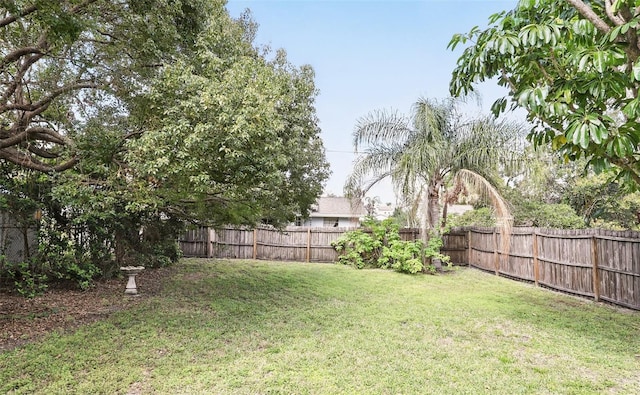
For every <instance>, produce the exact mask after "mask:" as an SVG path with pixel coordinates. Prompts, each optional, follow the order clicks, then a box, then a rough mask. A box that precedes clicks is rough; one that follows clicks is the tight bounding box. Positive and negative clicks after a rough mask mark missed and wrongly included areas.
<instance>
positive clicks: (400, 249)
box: [331, 218, 449, 274]
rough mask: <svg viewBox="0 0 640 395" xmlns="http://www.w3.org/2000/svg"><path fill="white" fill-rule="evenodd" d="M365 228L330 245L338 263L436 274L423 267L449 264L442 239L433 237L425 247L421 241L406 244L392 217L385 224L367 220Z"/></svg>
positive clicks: (430, 268) (433, 269)
mask: <svg viewBox="0 0 640 395" xmlns="http://www.w3.org/2000/svg"><path fill="white" fill-rule="evenodd" d="M363 226H364V228H365V230H361V229H357V230H354V231H350V232H346V233H345V234H343V235H342V236H341V237H340V238H339V239H338V240H336V241H334V242H332V243H331V245H332V246H333V248H335V250H336V251H337V252H338V254H339V255H338V263H341V264H344V265H352V266H354V267H356V268H358V269H363V268H365V267H371V268H385V269H393V270H396V271H398V272H401V273H411V274H415V273H418V272H422V271H429V272H432V273H433V272H435V267H433V265H428V267H425V266H424V264H423V261H424V260H426V259H429V258H433V259H440V260H442V261H444V262H448V261H449V257H448V256H445V255H442V254H440V247H441V246H442V239H441V238H440V237H436V236H435V235H432V236H431V238H430V239H429V243H428V244H427V245H426V246H425V245H424V244H423V243H422V241H420V240H416V241H403V240H401V239H400V233H399V226H398V224H397V223H396V222H395V221H394V219H392V218H389V219H386V220H384V221H382V222H380V221H378V220H375V219H373V218H367V219H366V220H365V221H364V222H363Z"/></svg>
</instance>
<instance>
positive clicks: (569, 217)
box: [513, 201, 585, 229]
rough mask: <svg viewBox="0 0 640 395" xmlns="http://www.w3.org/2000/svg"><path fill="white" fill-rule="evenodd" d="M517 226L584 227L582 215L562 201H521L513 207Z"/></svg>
mask: <svg viewBox="0 0 640 395" xmlns="http://www.w3.org/2000/svg"><path fill="white" fill-rule="evenodd" d="M513 217H514V225H515V226H535V227H540V228H558V229H583V228H584V227H585V223H584V220H583V219H582V217H580V216H579V215H577V214H576V212H575V210H574V209H573V208H572V207H571V206H569V205H567V204H562V203H554V204H549V203H539V202H533V201H524V202H520V204H519V205H517V206H515V207H514V209H513Z"/></svg>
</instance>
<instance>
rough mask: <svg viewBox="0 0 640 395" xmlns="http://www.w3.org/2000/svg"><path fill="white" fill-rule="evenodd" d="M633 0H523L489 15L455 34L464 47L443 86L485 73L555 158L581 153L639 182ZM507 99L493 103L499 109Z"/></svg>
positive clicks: (638, 23) (455, 89)
mask: <svg viewBox="0 0 640 395" xmlns="http://www.w3.org/2000/svg"><path fill="white" fill-rule="evenodd" d="M639 28H640V2H638V1H635V0H595V1H589V2H584V1H581V0H565V1H554V0H523V1H520V2H519V3H518V6H517V7H516V8H515V9H513V10H511V11H509V12H501V13H498V14H495V15H493V16H491V17H490V19H489V27H488V28H486V29H484V30H481V29H479V28H478V27H474V28H473V29H471V31H470V32H469V33H467V34H456V35H455V36H454V37H453V38H452V40H451V42H450V44H449V45H450V47H451V48H456V46H457V45H459V44H467V43H470V44H471V45H470V46H468V47H467V48H466V49H465V50H464V52H463V53H462V55H461V57H460V58H459V60H458V65H457V67H456V68H455V70H454V71H453V78H452V81H451V86H450V88H451V94H452V95H454V96H457V95H464V94H467V93H468V92H470V91H473V90H474V84H475V83H477V82H480V81H484V80H487V79H490V78H493V77H497V79H498V83H499V84H500V85H502V86H505V87H507V88H508V90H509V93H508V98H509V99H510V101H511V106H513V107H522V108H524V109H525V110H526V111H527V113H528V116H529V120H530V121H531V122H533V123H534V124H535V127H534V128H533V130H532V131H531V133H530V139H531V140H532V141H533V143H534V144H535V145H537V146H541V145H550V146H551V147H552V148H553V149H555V150H557V151H559V152H560V153H561V154H562V156H563V157H564V158H565V160H575V159H579V158H586V159H587V160H588V162H589V164H590V165H593V166H594V168H595V169H596V170H597V171H600V170H603V169H606V168H609V167H611V165H613V166H614V168H615V169H616V172H617V176H618V177H619V178H620V179H621V180H623V181H624V182H625V183H626V184H627V185H631V186H636V187H637V186H638V185H640V162H639V159H640V157H639V155H638V144H639V143H640V122H639V117H640V98H639V97H638V88H640V62H639V61H638V57H639V56H640V42H639V41H638V33H639V31H638V29H639ZM508 101H509V100H507V97H505V98H502V99H499V100H498V101H497V102H496V103H495V104H494V106H493V110H494V112H495V113H499V112H501V111H504V110H505V109H506V107H507V105H508Z"/></svg>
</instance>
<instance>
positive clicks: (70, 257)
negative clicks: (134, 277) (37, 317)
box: [0, 0, 329, 295]
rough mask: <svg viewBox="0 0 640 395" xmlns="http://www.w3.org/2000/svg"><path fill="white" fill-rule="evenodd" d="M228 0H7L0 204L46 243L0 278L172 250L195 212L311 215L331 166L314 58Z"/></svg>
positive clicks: (107, 265) (203, 217) (2, 29)
mask: <svg viewBox="0 0 640 395" xmlns="http://www.w3.org/2000/svg"><path fill="white" fill-rule="evenodd" d="M225 3H226V2H225V1H221V0H214V1H211V0H175V1H174V0H172V1H167V0H124V1H120V2H117V4H116V3H114V2H110V1H77V0H60V1H48V2H47V1H22V0H9V1H3V2H2V6H1V7H0V8H1V11H2V13H3V23H2V24H1V25H0V37H1V38H2V39H1V40H0V48H1V50H0V53H2V54H3V55H0V58H1V59H0V64H1V65H2V66H1V67H0V82H1V83H0V119H1V120H2V126H1V129H2V130H1V133H0V157H1V158H2V159H1V160H0V211H2V212H3V213H8V214H10V216H11V218H12V219H13V220H15V221H16V222H17V224H18V226H19V227H20V229H22V230H24V234H25V237H24V238H23V239H24V240H25V243H27V239H28V237H27V236H26V235H27V234H28V233H32V232H34V231H35V232H37V233H38V240H37V241H32V242H30V245H29V246H25V248H23V251H24V254H23V256H22V257H9V258H11V267H9V268H8V269H6V270H4V269H2V270H0V280H7V281H9V282H10V284H15V286H16V287H17V289H18V290H19V291H20V292H22V293H24V294H26V295H31V294H34V293H37V292H38V291H39V290H41V289H43V288H44V287H46V285H47V283H48V282H50V281H65V282H68V283H72V284H75V285H77V286H79V287H80V288H86V287H88V286H90V283H91V281H92V280H93V279H94V278H96V277H99V276H107V277H108V276H112V275H113V274H114V273H117V272H118V268H119V267H120V266H123V265H130V264H135V265H144V266H151V267H153V266H162V265H166V264H168V263H170V262H173V261H175V260H177V259H178V257H179V252H178V249H177V246H176V243H175V240H176V238H177V236H178V235H179V233H180V232H181V231H182V230H183V228H184V226H185V224H196V225H216V224H218V225H219V224H232V225H255V224H258V223H269V224H272V225H275V226H281V225H284V224H287V223H289V222H291V221H293V220H294V219H295V217H296V215H303V216H304V215H305V214H307V213H308V212H309V210H310V207H311V205H312V204H314V203H315V200H316V198H317V197H318V196H319V195H320V193H321V191H322V184H323V182H324V181H325V180H326V179H327V177H328V174H329V170H328V163H327V162H326V159H325V151H324V147H323V143H322V140H321V139H320V138H319V133H320V130H319V127H318V120H317V117H316V114H315V108H314V101H315V97H316V95H317V90H316V88H315V84H314V71H313V69H312V68H311V67H310V66H307V65H302V66H296V65H293V64H291V63H290V62H289V61H288V59H287V56H286V53H285V52H284V51H282V50H279V51H275V52H271V51H270V50H269V49H268V48H262V47H259V46H257V45H256V44H255V43H254V37H255V34H256V29H257V25H256V24H255V23H254V22H253V20H252V19H251V16H250V15H249V14H248V13H246V14H243V15H242V16H241V17H239V18H238V19H234V18H232V17H231V16H230V15H229V13H228V12H227V10H226V8H225ZM247 81H251V82H252V83H251V84H247ZM34 213H38V215H37V217H38V219H35V217H34ZM36 244H37V245H39V246H40V248H39V249H38V248H35V245H36ZM2 248H4V246H2ZM0 253H2V251H0ZM0 269H1V268H0Z"/></svg>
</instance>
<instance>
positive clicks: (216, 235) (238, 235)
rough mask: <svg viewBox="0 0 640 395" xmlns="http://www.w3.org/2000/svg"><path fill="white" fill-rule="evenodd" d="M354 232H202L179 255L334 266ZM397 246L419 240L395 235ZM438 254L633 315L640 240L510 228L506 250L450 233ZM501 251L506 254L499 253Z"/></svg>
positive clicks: (412, 232)
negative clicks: (344, 238) (336, 244)
mask: <svg viewBox="0 0 640 395" xmlns="http://www.w3.org/2000/svg"><path fill="white" fill-rule="evenodd" d="M352 229H353V228H303V227H290V228H287V230H286V231H278V230H274V229H268V228H257V229H239V228H222V229H218V230H216V231H214V230H213V229H207V228H201V229H195V230H191V231H189V232H187V234H185V235H184V237H183V238H182V239H181V240H180V245H181V248H182V251H183V254H184V256H187V257H217V258H245V259H270V260H285V261H300V262H334V261H336V260H337V253H336V252H335V251H334V250H333V248H332V247H331V242H332V241H334V240H336V239H337V238H338V237H340V236H341V235H342V234H343V233H344V232H346V231H348V230H352ZM400 234H401V237H402V239H403V240H414V239H417V238H419V237H420V232H419V230H417V229H402V230H401V231H400ZM443 242H444V245H443V248H442V252H443V253H444V254H447V255H449V256H450V257H451V261H452V262H453V263H454V264H468V265H470V266H473V267H476V268H479V269H482V270H486V271H490V272H493V273H495V274H496V275H502V276H506V277H510V278H514V279H518V280H524V281H530V282H532V283H534V284H536V285H539V286H544V287H547V288H551V289H555V290H558V291H563V292H569V293H572V294H576V295H580V296H584V297H588V298H593V299H594V300H596V301H598V300H603V301H607V302H611V303H614V304H617V305H621V306H625V307H629V308H632V309H636V310H640V233H639V232H632V231H626V232H618V231H607V230H599V229H588V230H562V229H540V228H514V229H513V232H512V234H511V236H510V238H509V247H508V249H506V248H504V246H503V242H502V234H501V233H500V231H499V229H497V228H479V227H471V228H456V229H454V230H452V231H451V232H449V233H448V234H446V235H444V237H443ZM505 249H506V250H505Z"/></svg>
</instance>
